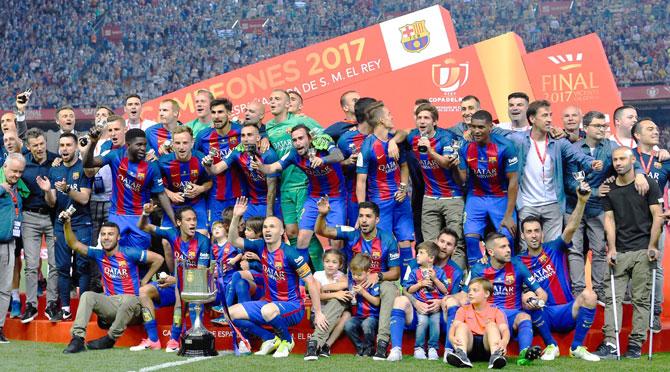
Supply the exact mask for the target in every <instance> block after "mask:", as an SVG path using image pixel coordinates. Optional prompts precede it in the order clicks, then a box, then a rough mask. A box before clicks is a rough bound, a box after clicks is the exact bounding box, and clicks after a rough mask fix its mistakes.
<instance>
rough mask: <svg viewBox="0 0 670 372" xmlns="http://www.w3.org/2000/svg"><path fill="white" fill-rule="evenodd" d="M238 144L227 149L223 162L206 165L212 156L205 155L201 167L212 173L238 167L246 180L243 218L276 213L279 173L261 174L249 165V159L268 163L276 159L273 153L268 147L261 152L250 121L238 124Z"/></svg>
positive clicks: (256, 133)
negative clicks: (247, 200)
mask: <svg viewBox="0 0 670 372" xmlns="http://www.w3.org/2000/svg"><path fill="white" fill-rule="evenodd" d="M241 137H242V144H241V145H238V146H237V147H235V148H234V149H233V151H232V152H230V153H229V154H228V155H227V156H226V157H224V158H223V161H221V162H219V163H217V164H215V165H210V166H208V165H207V164H211V162H212V160H213V158H212V157H211V156H209V155H207V156H206V157H205V160H204V161H203V162H204V163H205V168H208V169H209V172H211V173H212V174H214V175H217V174H220V173H222V172H225V171H226V170H228V169H231V168H232V167H234V166H235V165H236V166H237V167H238V169H239V170H240V173H242V175H243V176H244V180H245V181H246V182H245V183H246V190H247V195H246V196H247V198H249V206H248V208H247V213H246V214H245V215H244V219H245V220H246V219H248V218H250V217H266V216H280V215H281V211H280V210H279V204H278V203H277V202H276V200H275V199H276V195H277V178H279V173H273V174H268V175H265V174H264V173H263V172H260V171H258V170H257V169H254V168H253V167H252V164H251V161H252V159H255V161H259V160H260V161H262V163H263V164H272V163H274V162H276V161H277V154H276V153H275V151H274V150H273V149H271V148H269V149H267V150H265V151H261V150H260V149H259V145H260V139H261V136H260V133H259V130H258V127H257V126H256V125H254V124H247V123H245V124H244V126H243V127H242V134H241Z"/></svg>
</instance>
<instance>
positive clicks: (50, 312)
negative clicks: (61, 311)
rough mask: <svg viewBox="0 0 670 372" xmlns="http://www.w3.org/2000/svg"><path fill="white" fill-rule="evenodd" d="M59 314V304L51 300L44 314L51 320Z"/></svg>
mask: <svg viewBox="0 0 670 372" xmlns="http://www.w3.org/2000/svg"><path fill="white" fill-rule="evenodd" d="M57 315H58V305H57V304H56V303H55V302H49V303H48V304H47V307H46V309H44V316H46V317H47V319H49V320H53V319H55V318H56V316H57Z"/></svg>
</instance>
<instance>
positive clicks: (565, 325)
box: [544, 300, 577, 333]
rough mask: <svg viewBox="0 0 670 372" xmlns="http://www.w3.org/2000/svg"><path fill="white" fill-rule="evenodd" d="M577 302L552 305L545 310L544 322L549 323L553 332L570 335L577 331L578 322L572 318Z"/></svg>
mask: <svg viewBox="0 0 670 372" xmlns="http://www.w3.org/2000/svg"><path fill="white" fill-rule="evenodd" d="M574 303H575V301H574V300H573V301H571V302H568V303H567V304H563V305H551V306H545V308H544V320H546V321H547V323H549V328H550V329H551V331H552V332H558V333H568V332H570V331H572V330H573V329H575V327H576V326H577V321H576V320H575V319H574V318H573V317H572V306H573V305H574Z"/></svg>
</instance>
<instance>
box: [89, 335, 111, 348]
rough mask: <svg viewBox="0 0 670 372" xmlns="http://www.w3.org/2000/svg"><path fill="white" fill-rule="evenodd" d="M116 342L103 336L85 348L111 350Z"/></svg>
mask: <svg viewBox="0 0 670 372" xmlns="http://www.w3.org/2000/svg"><path fill="white" fill-rule="evenodd" d="M115 343H116V340H115V339H113V338H111V337H109V335H104V336H102V337H100V338H99V339H97V340H93V341H91V342H89V343H88V344H86V348H87V349H89V350H104V349H111V348H113V347H114V344H115Z"/></svg>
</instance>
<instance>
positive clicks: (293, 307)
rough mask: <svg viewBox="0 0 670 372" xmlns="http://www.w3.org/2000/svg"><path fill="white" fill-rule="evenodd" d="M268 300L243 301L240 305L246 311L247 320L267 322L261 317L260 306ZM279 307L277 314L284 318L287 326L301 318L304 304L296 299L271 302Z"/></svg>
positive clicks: (303, 314) (294, 323) (298, 321)
mask: <svg viewBox="0 0 670 372" xmlns="http://www.w3.org/2000/svg"><path fill="white" fill-rule="evenodd" d="M269 303H270V302H268V301H262V300H261V301H251V302H243V303H242V307H244V310H245V311H246V312H247V315H248V316H249V320H251V321H252V322H254V323H256V324H269V323H268V322H266V321H265V319H263V314H261V308H262V307H263V306H265V305H267V304H269ZM271 303H273V304H275V305H277V307H278V308H279V316H281V317H282V318H284V320H285V321H286V323H287V324H288V326H289V327H290V326H294V325H296V324H298V323H300V321H301V320H302V318H303V317H304V316H305V306H303V304H301V303H300V302H297V301H291V302H289V301H273V302H271Z"/></svg>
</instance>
